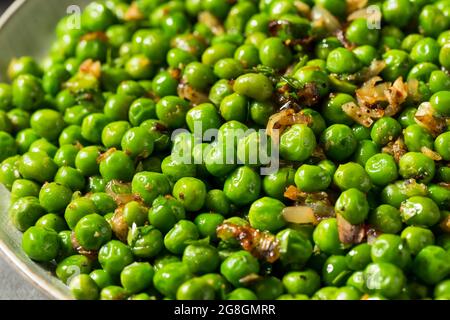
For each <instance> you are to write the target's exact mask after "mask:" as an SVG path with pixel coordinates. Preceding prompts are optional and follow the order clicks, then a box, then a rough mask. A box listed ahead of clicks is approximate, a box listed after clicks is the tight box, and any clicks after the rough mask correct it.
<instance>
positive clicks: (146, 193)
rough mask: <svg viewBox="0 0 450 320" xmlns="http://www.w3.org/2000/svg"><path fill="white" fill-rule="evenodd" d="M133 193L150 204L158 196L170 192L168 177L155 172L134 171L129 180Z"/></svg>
mask: <svg viewBox="0 0 450 320" xmlns="http://www.w3.org/2000/svg"><path fill="white" fill-rule="evenodd" d="M131 187H132V191H133V193H136V194H138V195H139V196H140V197H141V198H142V199H143V200H144V202H145V204H146V205H148V206H150V205H151V204H152V202H153V200H155V199H156V198H157V197H158V196H160V195H166V194H169V193H170V189H171V188H170V183H169V180H168V178H167V177H166V176H165V175H163V174H161V173H157V172H147V171H143V172H139V173H136V174H135V175H134V177H133V180H132V182H131Z"/></svg>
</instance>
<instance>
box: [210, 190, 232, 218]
mask: <svg viewBox="0 0 450 320" xmlns="http://www.w3.org/2000/svg"><path fill="white" fill-rule="evenodd" d="M205 206H206V208H207V209H208V210H210V211H211V212H216V213H219V214H221V215H224V216H227V215H228V214H229V213H230V212H231V203H230V200H229V199H228V198H227V196H226V195H225V193H224V192H223V191H222V190H219V189H213V190H210V191H208V193H207V194H206V200H205Z"/></svg>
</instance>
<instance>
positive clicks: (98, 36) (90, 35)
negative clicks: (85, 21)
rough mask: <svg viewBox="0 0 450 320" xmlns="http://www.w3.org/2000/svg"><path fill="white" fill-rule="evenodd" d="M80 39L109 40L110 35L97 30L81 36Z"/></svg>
mask: <svg viewBox="0 0 450 320" xmlns="http://www.w3.org/2000/svg"><path fill="white" fill-rule="evenodd" d="M80 40H85V41H91V40H100V41H103V42H108V36H107V35H106V33H104V32H101V31H97V32H90V33H86V34H85V35H84V36H82V37H81V39H80Z"/></svg>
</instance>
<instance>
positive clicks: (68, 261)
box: [56, 254, 92, 284]
mask: <svg viewBox="0 0 450 320" xmlns="http://www.w3.org/2000/svg"><path fill="white" fill-rule="evenodd" d="M91 265H92V263H91V261H90V260H89V258H88V257H86V256H83V255H78V254H77V255H73V256H70V257H67V258H65V259H64V260H62V261H61V262H59V263H58V266H57V267H56V276H57V277H58V278H59V279H60V280H61V281H62V282H64V283H65V284H69V283H70V282H71V280H73V279H74V278H75V277H76V276H78V275H79V274H88V273H89V272H91Z"/></svg>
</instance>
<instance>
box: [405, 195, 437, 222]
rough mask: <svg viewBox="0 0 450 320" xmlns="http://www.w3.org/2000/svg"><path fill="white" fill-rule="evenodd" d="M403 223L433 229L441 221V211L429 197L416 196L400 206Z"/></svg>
mask: <svg viewBox="0 0 450 320" xmlns="http://www.w3.org/2000/svg"><path fill="white" fill-rule="evenodd" d="M400 213H401V215H402V219H403V222H405V223H406V224H408V225H419V226H427V227H431V226H433V225H434V224H436V223H437V222H438V221H439V218H440V211H439V207H438V206H437V205H436V203H435V202H434V201H433V200H431V199H430V198H427V197H422V196H414V197H411V198H409V199H408V200H406V201H403V202H402V204H401V206H400Z"/></svg>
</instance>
